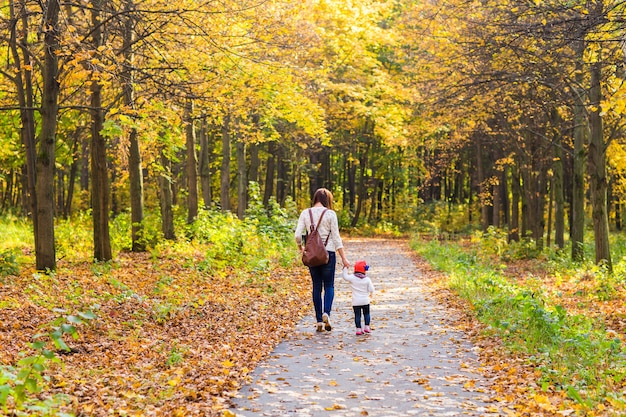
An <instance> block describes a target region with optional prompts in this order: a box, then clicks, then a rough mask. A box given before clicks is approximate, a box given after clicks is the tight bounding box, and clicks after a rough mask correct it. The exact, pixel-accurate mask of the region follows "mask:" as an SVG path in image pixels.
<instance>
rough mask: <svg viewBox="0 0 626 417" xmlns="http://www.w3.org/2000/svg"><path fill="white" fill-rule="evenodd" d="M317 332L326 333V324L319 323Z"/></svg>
mask: <svg viewBox="0 0 626 417" xmlns="http://www.w3.org/2000/svg"><path fill="white" fill-rule="evenodd" d="M317 331H318V332H323V331H324V323H317Z"/></svg>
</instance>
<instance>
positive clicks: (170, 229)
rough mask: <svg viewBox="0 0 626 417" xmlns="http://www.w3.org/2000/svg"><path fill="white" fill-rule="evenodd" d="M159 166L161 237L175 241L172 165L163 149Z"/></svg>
mask: <svg viewBox="0 0 626 417" xmlns="http://www.w3.org/2000/svg"><path fill="white" fill-rule="evenodd" d="M160 153H161V166H162V167H163V172H162V173H161V176H160V177H159V189H160V198H159V202H160V207H161V231H162V232H163V237H164V238H165V239H167V240H175V239H176V234H175V233H174V210H173V208H172V206H173V198H174V197H173V193H172V163H171V161H170V159H169V158H168V157H167V155H166V154H165V152H164V151H163V149H161V152H160Z"/></svg>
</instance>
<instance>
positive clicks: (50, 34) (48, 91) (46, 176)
mask: <svg viewBox="0 0 626 417" xmlns="http://www.w3.org/2000/svg"><path fill="white" fill-rule="evenodd" d="M59 9H60V4H59V2H58V1H54V0H50V1H48V2H46V14H45V21H44V24H43V25H42V27H43V28H44V31H45V35H44V49H45V59H44V70H43V91H42V103H41V131H40V132H39V149H38V152H37V162H36V172H37V174H36V178H37V181H36V183H35V192H36V194H37V213H36V216H37V228H38V229H37V234H38V235H39V239H37V242H36V245H35V255H36V264H37V269H39V270H44V269H50V270H54V269H56V251H55V245H54V168H55V162H56V155H55V150H56V130H57V116H58V112H59V103H58V97H59V82H58V80H57V76H58V72H59V56H58V54H57V52H58V51H59V32H58V31H59V28H58V21H59Z"/></svg>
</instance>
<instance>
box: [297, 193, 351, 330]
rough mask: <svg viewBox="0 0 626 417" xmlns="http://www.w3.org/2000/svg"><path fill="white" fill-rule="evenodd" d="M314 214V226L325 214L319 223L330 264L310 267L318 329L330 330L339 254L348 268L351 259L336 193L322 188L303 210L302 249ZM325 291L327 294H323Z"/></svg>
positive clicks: (300, 226) (299, 237) (299, 235)
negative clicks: (341, 228)
mask: <svg viewBox="0 0 626 417" xmlns="http://www.w3.org/2000/svg"><path fill="white" fill-rule="evenodd" d="M309 210H311V214H312V215H313V225H314V226H315V225H317V222H318V220H319V219H320V217H321V216H322V213H323V212H325V213H324V217H323V218H322V222H321V223H320V225H319V230H318V232H319V234H320V237H321V238H322V241H323V242H326V250H327V251H328V263H327V264H325V265H321V266H315V267H309V272H310V273H311V280H312V282H313V291H312V293H313V306H314V307H315V319H316V320H317V331H318V332H321V331H323V330H324V329H326V330H327V331H330V330H331V329H332V326H331V325H330V311H331V309H332V306H333V298H334V297H335V264H336V263H337V260H336V255H335V253H338V254H339V256H340V257H341V262H342V264H343V266H344V267H349V266H350V262H348V259H347V258H346V256H345V254H344V251H343V243H342V242H341V237H340V236H339V223H338V222H337V214H336V213H335V212H334V211H333V195H332V194H331V192H330V191H328V190H327V189H325V188H320V189H318V190H317V191H315V194H314V195H313V205H312V207H311V208H309V209H306V210H304V211H302V213H300V218H299V219H298V226H297V227H296V233H295V236H296V243H297V244H298V247H299V248H300V251H302V236H303V235H304V234H306V233H307V232H308V231H309V230H311V217H310V215H309ZM322 292H323V293H324V296H323V297H322Z"/></svg>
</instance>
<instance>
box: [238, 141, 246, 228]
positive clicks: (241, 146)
mask: <svg viewBox="0 0 626 417" xmlns="http://www.w3.org/2000/svg"><path fill="white" fill-rule="evenodd" d="M247 200H248V178H247V172H246V144H245V143H244V142H243V141H242V140H241V139H240V140H238V141H237V217H239V218H240V219H243V218H244V216H245V214H246V207H247Z"/></svg>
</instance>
